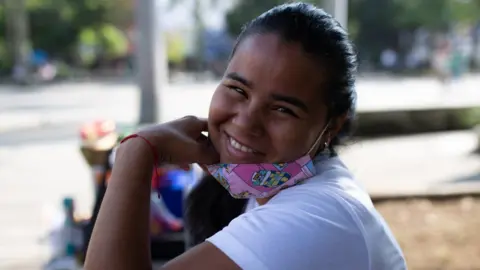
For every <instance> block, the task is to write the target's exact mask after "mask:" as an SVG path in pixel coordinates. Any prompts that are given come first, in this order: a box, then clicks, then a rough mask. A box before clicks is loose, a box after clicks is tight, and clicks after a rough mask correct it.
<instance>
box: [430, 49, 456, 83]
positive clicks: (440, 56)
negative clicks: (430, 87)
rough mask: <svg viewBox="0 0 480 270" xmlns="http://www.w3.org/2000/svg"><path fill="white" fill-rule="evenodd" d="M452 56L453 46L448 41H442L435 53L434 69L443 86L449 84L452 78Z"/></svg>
mask: <svg viewBox="0 0 480 270" xmlns="http://www.w3.org/2000/svg"><path fill="white" fill-rule="evenodd" d="M451 54H452V53H451V46H450V43H449V42H448V40H444V41H442V42H441V43H440V45H439V47H438V49H437V50H435V52H434V53H433V59H432V67H433V69H434V71H435V74H436V75H437V78H438V79H439V80H440V82H442V83H443V84H445V83H448V81H449V80H450V78H451V69H450V60H451Z"/></svg>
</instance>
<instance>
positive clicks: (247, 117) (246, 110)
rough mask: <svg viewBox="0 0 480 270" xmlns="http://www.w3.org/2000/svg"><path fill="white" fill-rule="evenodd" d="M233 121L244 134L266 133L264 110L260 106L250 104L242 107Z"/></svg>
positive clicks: (258, 135)
mask: <svg viewBox="0 0 480 270" xmlns="http://www.w3.org/2000/svg"><path fill="white" fill-rule="evenodd" d="M232 122H233V124H234V125H235V126H237V128H238V129H239V131H241V132H242V133H244V134H248V135H251V136H255V137H260V136H262V135H263V134H264V130H265V123H264V122H263V116H262V110H261V108H258V106H252V105H250V106H245V107H243V108H241V109H240V110H239V111H238V113H237V114H236V115H235V117H234V118H233V121H232Z"/></svg>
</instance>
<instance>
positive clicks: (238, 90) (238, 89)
mask: <svg viewBox="0 0 480 270" xmlns="http://www.w3.org/2000/svg"><path fill="white" fill-rule="evenodd" d="M228 88H230V89H231V90H233V91H235V92H237V93H239V94H240V95H242V96H246V93H245V91H243V89H241V88H238V87H235V86H229V87H228Z"/></svg>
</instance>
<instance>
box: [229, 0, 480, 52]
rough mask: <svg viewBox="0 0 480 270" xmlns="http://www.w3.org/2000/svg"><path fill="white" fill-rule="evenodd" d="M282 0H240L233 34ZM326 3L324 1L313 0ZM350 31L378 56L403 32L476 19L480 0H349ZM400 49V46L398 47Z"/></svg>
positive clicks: (362, 46) (232, 18)
mask: <svg viewBox="0 0 480 270" xmlns="http://www.w3.org/2000/svg"><path fill="white" fill-rule="evenodd" d="M284 2H285V1H282V0H262V1H256V0H239V3H238V5H237V6H236V7H235V8H234V9H233V10H231V11H230V12H229V14H228V15H227V25H228V29H229V31H230V33H231V34H232V35H238V34H239V33H240V31H241V27H242V25H243V24H244V23H245V22H247V21H249V20H251V19H252V18H254V17H256V16H258V15H260V14H261V13H262V12H264V11H265V10H267V9H269V8H272V7H274V6H276V5H278V4H281V3H284ZM310 2H313V3H316V4H318V5H319V6H322V1H321V0H317V1H310ZM348 2H349V10H348V13H349V23H348V26H349V32H350V33H351V36H352V37H353V39H354V40H355V43H356V45H357V47H358V48H359V51H360V52H361V55H360V57H361V58H364V59H371V60H375V59H373V58H375V57H378V55H379V53H380V51H381V50H383V49H385V48H386V47H392V48H395V47H396V46H397V45H398V37H399V33H401V32H405V31H407V32H408V31H412V30H414V29H417V28H419V27H423V28H425V29H429V30H432V31H445V30H447V29H448V27H449V26H450V25H451V23H452V22H455V23H475V22H478V20H479V19H480V0H349V1H348ZM397 49H398V48H397Z"/></svg>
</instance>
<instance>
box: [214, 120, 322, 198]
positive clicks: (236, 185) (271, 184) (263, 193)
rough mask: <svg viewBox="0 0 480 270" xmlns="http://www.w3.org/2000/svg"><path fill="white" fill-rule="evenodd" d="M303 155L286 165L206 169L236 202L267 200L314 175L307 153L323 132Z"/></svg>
mask: <svg viewBox="0 0 480 270" xmlns="http://www.w3.org/2000/svg"><path fill="white" fill-rule="evenodd" d="M327 128H328V124H327V125H326V126H325V129H324V130H323V131H322V132H321V133H320V136H319V137H318V139H317V140H316V141H315V143H314V144H313V146H312V148H310V150H309V151H308V153H307V154H306V155H305V156H302V157H301V158H299V159H297V160H295V161H292V162H285V163H261V164H225V163H221V164H215V165H209V166H207V169H208V171H209V172H210V174H211V175H212V176H213V177H215V179H217V181H218V182H219V183H220V184H221V185H222V186H223V187H224V188H225V189H226V190H228V192H230V195H231V196H232V197H234V198H237V199H244V198H268V197H271V196H273V195H275V194H276V193H278V192H279V191H280V190H281V189H284V188H286V187H290V186H293V185H296V184H297V183H299V182H301V181H303V180H305V179H308V178H310V177H312V176H314V175H315V174H316V171H315V167H314V165H313V161H312V159H311V158H310V152H311V151H312V150H313V149H314V148H315V146H316V145H317V144H318V143H319V142H320V141H321V138H322V136H323V133H325V131H326V130H327Z"/></svg>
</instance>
